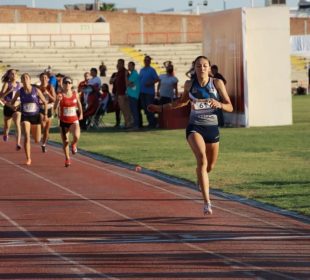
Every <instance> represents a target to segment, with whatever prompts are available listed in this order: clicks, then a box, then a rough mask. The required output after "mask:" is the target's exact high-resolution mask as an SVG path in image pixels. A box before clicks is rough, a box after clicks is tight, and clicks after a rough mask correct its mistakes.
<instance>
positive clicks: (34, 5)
mask: <svg viewBox="0 0 310 280" xmlns="http://www.w3.org/2000/svg"><path fill="white" fill-rule="evenodd" d="M35 7H36V0H32V8H35Z"/></svg>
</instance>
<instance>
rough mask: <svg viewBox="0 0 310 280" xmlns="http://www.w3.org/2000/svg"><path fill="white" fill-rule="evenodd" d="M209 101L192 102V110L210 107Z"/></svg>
mask: <svg viewBox="0 0 310 280" xmlns="http://www.w3.org/2000/svg"><path fill="white" fill-rule="evenodd" d="M210 104H211V102H210V101H209V100H206V101H197V102H195V103H193V108H194V110H205V109H210V108H211V106H210Z"/></svg>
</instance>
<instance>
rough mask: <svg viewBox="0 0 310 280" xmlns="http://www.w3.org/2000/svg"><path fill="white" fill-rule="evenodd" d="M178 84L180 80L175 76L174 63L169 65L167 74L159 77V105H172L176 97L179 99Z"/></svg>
mask: <svg viewBox="0 0 310 280" xmlns="http://www.w3.org/2000/svg"><path fill="white" fill-rule="evenodd" d="M178 82H179V80H178V79H177V78H176V77H175V76H174V68H173V65H172V63H169V64H167V65H166V74H162V75H159V83H158V85H157V97H159V104H166V103H170V102H172V101H173V99H174V97H178Z"/></svg>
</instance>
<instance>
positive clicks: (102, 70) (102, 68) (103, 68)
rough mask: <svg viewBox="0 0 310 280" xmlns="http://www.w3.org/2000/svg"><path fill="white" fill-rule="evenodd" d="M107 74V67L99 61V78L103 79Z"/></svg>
mask: <svg viewBox="0 0 310 280" xmlns="http://www.w3.org/2000/svg"><path fill="white" fill-rule="evenodd" d="M106 72H107V66H106V65H105V64H104V62H103V61H101V64H100V65H99V73H100V77H105V76H106Z"/></svg>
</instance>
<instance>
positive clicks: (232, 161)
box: [51, 96, 310, 216]
mask: <svg viewBox="0 0 310 280" xmlns="http://www.w3.org/2000/svg"><path fill="white" fill-rule="evenodd" d="M309 108H310V96H294V97H293V120H294V124H293V125H291V126H279V127H260V128H225V129H221V144H220V155H219V159H218V163H217V166H216V168H215V170H214V171H213V172H212V173H211V174H210V184H211V188H213V189H219V190H222V191H225V192H227V193H233V194H238V195H241V196H244V197H247V198H251V199H254V200H257V201H260V202H264V203H268V204H270V205H274V206H278V207H281V208H283V209H287V210H291V211H295V212H298V213H301V214H303V215H307V216H310V109H309ZM105 122H106V123H111V124H113V123H114V114H113V113H111V114H108V115H107V116H106V117H105ZM51 139H52V140H55V141H60V137H59V134H58V133H52V135H51ZM79 147H80V148H82V149H84V150H87V151H90V152H93V153H96V154H100V155H104V156H108V157H111V158H113V159H117V160H119V161H123V162H127V163H130V164H139V165H141V166H142V167H144V168H147V169H151V170H157V171H160V172H163V173H166V174H169V175H172V176H175V177H179V178H184V179H187V180H190V181H192V182H195V181H196V179H195V159H194V157H193V155H192V153H191V151H190V149H189V146H188V145H187V143H186V140H185V132H184V129H181V130H153V131H141V132H125V131H122V130H118V129H114V128H112V127H107V128H102V129H100V130H99V131H89V132H83V134H82V136H81V140H80V143H79Z"/></svg>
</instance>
